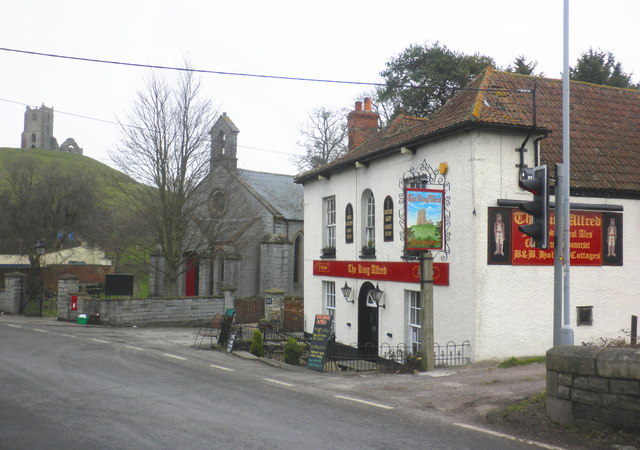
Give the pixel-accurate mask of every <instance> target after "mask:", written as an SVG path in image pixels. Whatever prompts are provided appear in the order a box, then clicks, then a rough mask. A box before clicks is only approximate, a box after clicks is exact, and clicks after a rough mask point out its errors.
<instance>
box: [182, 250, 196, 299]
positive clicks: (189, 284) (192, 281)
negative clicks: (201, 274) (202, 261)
mask: <svg viewBox="0 0 640 450" xmlns="http://www.w3.org/2000/svg"><path fill="white" fill-rule="evenodd" d="M184 295H185V296H187V297H194V296H196V295H198V259H197V258H195V257H191V258H189V259H187V272H186V276H185V287H184Z"/></svg>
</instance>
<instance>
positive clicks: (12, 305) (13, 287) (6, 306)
mask: <svg viewBox="0 0 640 450" xmlns="http://www.w3.org/2000/svg"><path fill="white" fill-rule="evenodd" d="M26 283H27V277H26V275H24V274H22V273H18V272H13V273H8V274H6V275H5V276H4V286H5V288H4V289H3V290H2V291H0V311H2V312H4V313H7V314H20V304H21V302H22V300H23V299H24V297H25V296H26V293H27V285H26Z"/></svg>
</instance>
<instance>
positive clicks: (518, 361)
mask: <svg viewBox="0 0 640 450" xmlns="http://www.w3.org/2000/svg"><path fill="white" fill-rule="evenodd" d="M546 359H547V358H546V356H532V357H530V358H516V357H515V356H513V357H511V358H509V359H505V360H504V361H502V362H501V363H500V364H498V367H500V368H501V369H506V368H508V367H515V366H526V365H528V364H535V363H543V362H545V361H546Z"/></svg>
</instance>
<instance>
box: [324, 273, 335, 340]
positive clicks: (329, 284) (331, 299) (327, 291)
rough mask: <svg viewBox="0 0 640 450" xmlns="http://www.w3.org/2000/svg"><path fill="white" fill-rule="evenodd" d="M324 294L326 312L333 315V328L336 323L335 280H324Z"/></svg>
mask: <svg viewBox="0 0 640 450" xmlns="http://www.w3.org/2000/svg"><path fill="white" fill-rule="evenodd" d="M322 291H323V293H322V296H323V297H324V313H325V314H328V315H330V316H331V317H333V321H332V324H331V328H332V329H335V324H336V283H335V282H333V281H323V282H322Z"/></svg>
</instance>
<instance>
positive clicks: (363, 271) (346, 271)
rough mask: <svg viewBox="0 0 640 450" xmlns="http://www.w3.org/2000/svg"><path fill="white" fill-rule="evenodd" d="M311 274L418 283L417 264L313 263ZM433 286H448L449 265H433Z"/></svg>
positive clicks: (322, 260) (418, 270) (418, 272)
mask: <svg viewBox="0 0 640 450" xmlns="http://www.w3.org/2000/svg"><path fill="white" fill-rule="evenodd" d="M313 274H314V275H318V276H323V275H324V276H331V277H341V278H354V279H362V280H379V281H399V282H405V283H420V263H419V262H395V261H393V262H391V261H390V262H368V261H333V260H331V261H328V260H324V259H321V260H316V261H314V262H313ZM433 284H435V285H436V286H448V285H449V263H438V262H434V263H433Z"/></svg>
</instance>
